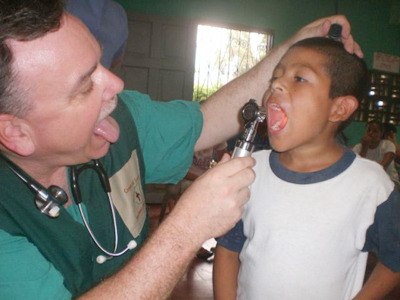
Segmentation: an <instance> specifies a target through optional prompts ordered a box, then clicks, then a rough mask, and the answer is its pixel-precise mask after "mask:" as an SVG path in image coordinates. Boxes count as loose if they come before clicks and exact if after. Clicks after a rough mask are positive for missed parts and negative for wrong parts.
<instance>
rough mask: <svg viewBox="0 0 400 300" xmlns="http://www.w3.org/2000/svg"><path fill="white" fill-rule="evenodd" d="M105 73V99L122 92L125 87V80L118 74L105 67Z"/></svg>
mask: <svg viewBox="0 0 400 300" xmlns="http://www.w3.org/2000/svg"><path fill="white" fill-rule="evenodd" d="M104 75H105V81H104V84H105V88H104V92H103V99H104V100H107V99H112V98H113V97H114V96H115V95H116V94H119V93H121V92H122V90H123V88H124V82H123V81H122V79H121V78H119V77H118V76H117V75H115V74H114V73H112V72H111V71H109V70H108V69H106V68H104Z"/></svg>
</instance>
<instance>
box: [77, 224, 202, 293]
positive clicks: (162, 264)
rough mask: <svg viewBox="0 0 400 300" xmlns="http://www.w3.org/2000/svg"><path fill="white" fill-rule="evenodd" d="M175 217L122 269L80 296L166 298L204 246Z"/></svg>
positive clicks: (160, 228) (162, 226) (161, 226)
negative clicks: (190, 235) (183, 229)
mask: <svg viewBox="0 0 400 300" xmlns="http://www.w3.org/2000/svg"><path fill="white" fill-rule="evenodd" d="M174 220H176V219H174V218H167V219H165V220H164V222H162V223H161V225H160V227H159V228H158V229H157V230H156V231H155V233H154V234H153V235H152V237H151V238H150V239H149V240H148V241H147V243H146V244H145V245H144V246H143V248H142V249H140V251H139V252H138V253H137V254H136V255H135V257H134V258H133V259H132V260H131V261H130V262H129V263H128V264H127V265H126V266H125V267H124V268H123V269H122V270H121V271H120V272H118V273H117V274H115V275H114V276H113V277H110V278H108V279H107V280H105V281H104V282H103V283H101V284H99V285H98V286H96V287H95V288H93V289H92V290H91V291H90V292H88V293H87V294H85V295H84V296H82V298H81V299H110V298H112V299H166V298H167V297H168V296H169V294H170V293H171V292H172V290H173V288H174V286H175V285H176V284H177V282H178V280H179V279H180V278H181V277H182V275H183V273H184V272H185V270H186V268H187V266H188V264H189V263H190V262H191V260H192V258H193V257H194V256H195V253H196V251H197V250H198V248H200V247H201V242H200V240H199V241H198V242H195V241H193V239H191V238H190V237H189V236H188V234H187V232H186V230H185V232H182V228H181V227H179V226H177V224H175V223H176V222H174Z"/></svg>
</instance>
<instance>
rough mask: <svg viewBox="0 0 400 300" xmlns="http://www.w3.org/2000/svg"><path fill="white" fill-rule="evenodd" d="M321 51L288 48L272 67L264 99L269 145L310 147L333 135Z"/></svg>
mask: <svg viewBox="0 0 400 300" xmlns="http://www.w3.org/2000/svg"><path fill="white" fill-rule="evenodd" d="M325 64H326V58H325V56H324V55H323V54H321V53H319V52H317V51H315V50H311V49H306V48H300V47H296V48H292V49H291V50H289V51H288V52H287V53H286V55H285V56H284V57H283V58H282V59H281V61H280V63H279V64H278V65H277V67H276V68H275V70H274V73H273V75H272V79H271V86H270V91H269V92H268V93H267V94H266V98H265V99H264V106H265V108H266V109H267V112H268V122H267V123H268V134H269V139H270V143H271V146H272V147H273V148H274V149H275V150H276V151H278V152H283V151H290V150H296V149H305V150H307V149H310V148H309V147H315V146H318V147H320V146H321V143H326V142H327V141H328V140H332V139H333V138H334V134H335V130H336V126H337V124H336V125H334V124H333V122H330V121H329V120H330V115H331V113H332V112H331V111H332V106H333V101H332V99H330V98H329V89H330V82H331V81H330V78H329V76H328V74H327V72H326V67H325Z"/></svg>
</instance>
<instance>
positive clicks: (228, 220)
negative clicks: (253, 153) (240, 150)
mask: <svg viewBox="0 0 400 300" xmlns="http://www.w3.org/2000/svg"><path fill="white" fill-rule="evenodd" d="M254 164H255V161H254V159H253V158H251V157H246V158H234V159H230V158H229V155H227V154H225V155H224V156H223V158H222V159H221V161H220V162H219V163H218V164H217V165H216V166H215V167H213V168H212V169H210V170H208V171H207V172H205V173H204V174H203V175H201V176H200V177H199V178H198V179H197V180H195V181H194V182H193V183H192V184H191V185H190V187H189V188H188V189H187V190H186V191H185V193H184V194H183V195H182V196H181V198H180V200H179V201H178V203H177V205H176V206H175V208H174V210H173V211H172V212H171V215H170V217H171V218H172V217H173V218H175V222H174V223H175V226H176V225H177V222H176V221H178V220H179V221H180V224H179V226H182V227H183V228H182V229H183V230H184V231H187V230H190V238H191V239H194V240H195V242H196V243H199V244H201V243H202V242H204V241H205V240H206V239H208V238H211V237H216V236H220V235H222V234H224V233H225V232H226V231H228V230H229V229H230V228H232V227H233V226H234V225H235V223H236V222H237V221H238V220H239V219H240V217H241V214H242V212H243V205H244V204H245V203H246V202H247V201H248V199H249V197H250V190H249V185H250V184H251V183H252V182H253V181H254V179H255V173H254V171H253V169H252V167H253V166H254ZM178 215H179V216H178Z"/></svg>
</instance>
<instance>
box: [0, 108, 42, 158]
mask: <svg viewBox="0 0 400 300" xmlns="http://www.w3.org/2000/svg"><path fill="white" fill-rule="evenodd" d="M0 144H2V145H3V146H4V147H6V148H7V149H9V150H10V151H12V152H14V153H17V154H18V155H21V156H28V155H30V154H32V153H33V151H34V150H35V145H34V143H33V140H32V138H31V134H30V128H29V125H28V124H27V123H26V122H25V121H24V120H22V119H20V118H18V117H16V116H13V115H8V114H0Z"/></svg>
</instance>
